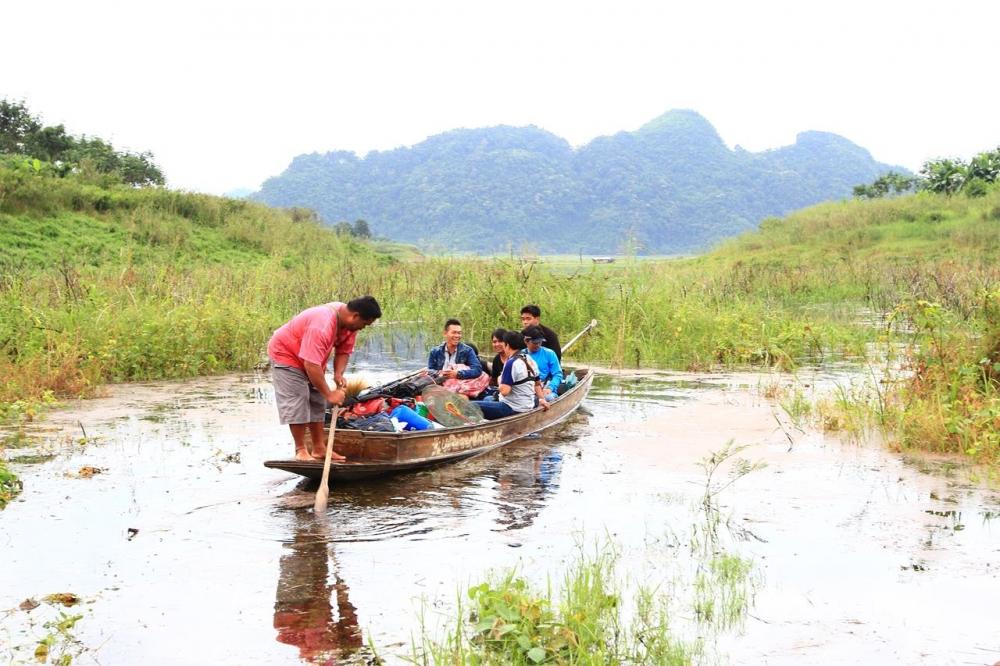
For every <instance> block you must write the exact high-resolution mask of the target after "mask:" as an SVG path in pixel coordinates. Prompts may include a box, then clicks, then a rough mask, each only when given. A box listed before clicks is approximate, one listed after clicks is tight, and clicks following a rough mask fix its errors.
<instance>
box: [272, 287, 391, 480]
mask: <svg viewBox="0 0 1000 666" xmlns="http://www.w3.org/2000/svg"><path fill="white" fill-rule="evenodd" d="M381 316H382V310H381V308H379V305H378V301H376V300H375V299H374V298H373V297H372V296H362V297H360V298H355V299H354V300H352V301H349V302H348V303H339V302H335V303H326V304H325V305H317V306H316V307H314V308H309V309H308V310H303V311H302V312H300V313H299V314H297V315H295V316H294V317H292V319H291V321H289V322H288V323H286V324H285V325H284V326H282V327H281V328H279V329H278V330H276V331H275V332H274V335H272V336H271V341H270V342H268V343H267V355H268V357H269V358H270V359H271V378H272V380H273V382H274V400H275V403H276V404H277V406H278V417H279V418H280V419H281V423H282V424H287V425H288V427H289V429H290V430H291V431H292V439H293V440H295V459H296V460H313V459H314V458H316V459H319V460H322V459H323V457H324V456H325V455H326V442H324V440H323V420H324V415H325V413H326V405H327V403H330V404H332V405H337V406H339V405H341V404H343V402H344V400H345V398H346V397H347V394H346V392H345V391H344V386H345V385H346V383H347V382H346V381H345V380H344V370H346V369H347V360H348V358H350V355H351V352H353V351H354V340H355V338H356V337H357V335H358V331H360V330H361V329H363V328H364V327H365V326H369V325H370V324H372V323H373V322H374V321H375V320H376V319H378V318H379V317H381ZM331 353H334V357H333V379H334V382H335V384H334V386H335V387H334V388H332V389H331V388H330V386H329V385H328V384H327V383H326V374H325V373H326V366H327V363H329V361H330V354H331ZM307 431H308V432H309V436H310V439H311V440H312V446H311V447H308V446H307V445H306V432H307ZM330 459H331V460H336V461H337V462H341V461H343V460H344V459H345V458H344V456H342V455H340V454H338V453H334V452H331V454H330Z"/></svg>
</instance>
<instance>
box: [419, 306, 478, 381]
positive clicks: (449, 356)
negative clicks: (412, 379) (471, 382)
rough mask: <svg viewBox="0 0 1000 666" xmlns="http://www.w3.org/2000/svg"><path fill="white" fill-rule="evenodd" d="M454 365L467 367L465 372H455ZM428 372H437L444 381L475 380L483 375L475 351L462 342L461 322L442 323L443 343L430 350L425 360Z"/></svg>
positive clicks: (453, 320)
mask: <svg viewBox="0 0 1000 666" xmlns="http://www.w3.org/2000/svg"><path fill="white" fill-rule="evenodd" d="M456 365H467V366H468V369H467V370H456V369H455V367H454V366H456ZM427 369H428V370H438V371H439V372H438V373H437V376H438V377H441V378H444V379H475V378H476V377H478V376H479V375H481V374H482V373H483V364H482V363H480V362H479V356H478V354H476V350H475V349H473V348H472V347H470V346H469V345H467V344H465V343H464V342H462V322H460V321H459V320H457V319H449V320H448V321H446V322H445V323H444V342H443V343H442V344H440V345H438V346H437V347H435V348H434V349H432V350H431V355H430V357H429V358H428V359H427Z"/></svg>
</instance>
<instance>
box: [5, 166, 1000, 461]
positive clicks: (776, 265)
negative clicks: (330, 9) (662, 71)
mask: <svg viewBox="0 0 1000 666" xmlns="http://www.w3.org/2000/svg"><path fill="white" fill-rule="evenodd" d="M998 247H1000V191H998V190H996V189H993V190H991V191H989V192H988V193H987V195H986V196H984V197H978V198H967V197H964V196H954V197H946V196H943V195H933V194H929V193H923V194H920V195H917V196H909V197H901V198H897V199H889V200H876V201H865V202H861V201H851V202H842V203H831V204H824V205H821V206H816V207H813V208H810V209H807V210H804V211H801V212H799V213H796V214H794V215H791V216H789V217H788V218H785V219H781V220H777V219H775V220H767V221H765V222H764V223H763V224H762V226H761V229H760V231H759V232H756V233H752V234H748V235H746V236H744V237H741V238H738V239H735V240H733V241H731V242H729V243H727V244H726V245H724V246H723V247H721V248H719V249H718V250H716V251H714V252H711V253H709V254H707V255H703V256H700V257H695V258H688V259H676V260H662V261H640V260H629V259H625V260H620V261H618V262H616V263H614V264H608V265H593V264H586V263H583V262H578V263H577V264H576V266H574V265H573V263H572V262H568V263H567V262H563V263H561V264H559V265H558V266H546V263H544V262H543V263H535V262H532V261H527V260H521V259H518V258H494V259H489V260H477V259H474V258H439V259H425V258H419V257H418V258H412V257H411V258H410V259H408V260H398V259H395V258H392V257H390V256H388V255H385V254H382V253H380V252H376V251H375V250H374V249H373V246H371V245H368V244H364V243H361V242H358V241H356V240H353V239H351V238H349V237H344V236H338V235H336V234H334V233H331V232H330V231H329V229H327V228H325V227H323V226H322V225H320V224H319V223H318V222H317V221H316V220H315V219H314V218H313V216H312V215H311V214H310V213H308V212H307V211H278V210H273V209H268V208H266V207H263V206H260V205H257V204H253V203H250V202H245V201H235V200H229V199H223V198H218V197H211V196H205V195H196V194H189V193H181V192H174V191H170V190H163V189H135V188H128V187H122V186H116V185H113V184H110V183H108V182H101V181H94V180H93V179H91V180H87V179H84V178H56V177H54V176H53V175H51V174H48V173H46V170H45V169H44V168H42V169H40V170H36V169H33V168H20V167H16V165H15V166H11V165H10V164H8V165H7V166H3V167H0V376H2V377H3V382H2V385H0V420H7V421H8V422H9V421H10V420H11V419H14V418H16V417H19V416H20V417H23V415H24V414H25V413H26V411H27V410H28V409H30V408H31V406H32V404H34V403H36V402H39V401H41V400H42V399H43V398H44V396H46V395H52V396H55V397H57V398H58V397H61V396H69V395H86V394H88V393H90V392H92V391H93V390H94V389H95V388H96V387H99V386H100V385H102V384H103V383H105V382H110V381H130V380H143V379H160V378H171V377H187V376H194V375H200V374H208V373H213V372H220V371H226V370H234V369H245V368H249V367H251V366H253V365H255V364H256V363H258V362H259V361H260V360H261V358H262V352H263V347H264V344H265V343H266V341H267V339H268V337H269V335H270V333H271V331H273V330H274V328H276V327H277V326H279V325H280V324H281V323H282V322H284V321H285V320H287V319H288V318H289V317H290V316H291V315H293V314H295V313H296V312H297V311H299V310H301V309H302V308H304V307H307V306H310V305H314V304H316V303H320V302H325V301H328V300H331V299H333V298H340V299H346V298H350V297H352V296H355V295H358V294H362V293H371V294H374V295H375V296H377V297H378V299H379V300H380V302H381V303H382V305H383V310H384V312H385V313H386V317H385V320H386V322H390V323H391V322H393V321H397V322H400V321H406V322H418V323H416V324H413V325H415V326H417V327H420V328H422V329H423V330H424V331H425V332H427V333H430V334H432V335H436V334H437V330H438V327H439V325H440V322H442V321H443V320H444V319H445V318H447V317H450V316H457V317H459V318H460V319H462V320H463V323H464V324H465V329H466V331H467V334H468V336H469V337H471V339H473V340H474V341H476V342H478V343H480V344H484V343H485V342H486V341H487V339H488V335H489V332H490V331H491V330H492V329H493V328H494V327H496V326H503V325H506V326H515V325H517V324H518V310H519V308H520V306H521V305H523V304H525V303H528V302H535V303H539V304H541V305H542V307H543V310H544V320H545V322H546V323H547V324H548V325H550V326H551V327H552V328H554V329H556V330H557V331H560V332H561V333H563V335H564V336H568V335H570V334H571V333H572V332H573V331H576V330H579V329H580V328H582V327H583V326H584V325H585V324H586V323H587V322H589V321H590V319H591V318H597V319H599V320H600V322H601V325H600V326H599V327H598V329H596V331H595V332H594V333H593V334H592V335H590V336H588V337H587V338H586V339H585V340H584V341H583V342H582V343H581V344H580V346H579V347H577V349H576V350H575V351H574V357H575V358H578V359H581V360H590V361H599V362H601V363H607V364H611V365H617V366H625V367H641V366H649V365H656V366H669V367H674V368H681V369H709V368H712V367H716V366H719V365H723V366H731V365H742V364H768V365H777V366H779V367H785V368H791V367H794V366H795V365H796V364H799V363H802V362H809V361H817V360H822V359H828V358H830V357H835V358H845V357H846V358H858V359H860V358H863V356H864V354H865V353H866V350H867V349H869V347H870V345H871V344H873V343H876V342H878V341H880V340H885V338H886V336H891V337H894V338H895V337H897V336H898V338H899V339H901V340H905V341H908V342H911V341H914V340H916V341H917V342H919V343H920V344H919V345H918V346H915V347H913V348H912V353H913V354H914V357H913V359H912V362H913V367H920V366H919V364H920V363H921V358H923V359H924V361H923V362H924V363H925V364H927V365H928V367H932V368H933V367H937V365H940V366H941V369H940V370H939V371H937V370H935V372H937V374H934V373H930V374H926V373H925V374H924V375H922V377H923V380H924V384H922V385H921V386H920V387H919V388H920V391H921V392H920V393H910V394H906V395H905V396H904V395H902V394H900V397H899V399H898V401H897V404H899V405H901V407H900V409H901V413H903V414H907V413H911V414H912V413H914V410H915V409H917V410H918V411H922V410H926V411H927V412H928V413H929V412H931V411H933V410H934V409H936V410H937V411H938V412H939V413H942V414H944V417H943V420H940V423H941V424H943V425H942V427H943V428H944V429H945V430H947V429H949V428H952V429H953V428H955V427H959V428H962V427H964V426H962V425H959V426H956V425H955V424H956V420H955V419H954V418H951V417H950V416H948V415H947V414H945V412H946V411H947V410H946V409H945V406H944V405H943V404H938V405H935V406H933V407H932V406H930V405H926V406H921V405H924V404H925V403H924V402H922V401H923V400H924V398H926V396H928V395H937V394H939V393H940V392H937V390H936V389H932V388H929V387H930V386H931V385H933V386H938V385H941V386H943V387H944V386H946V385H947V384H948V382H950V381H952V379H954V378H955V377H957V375H955V374H954V373H955V372H957V371H958V368H964V369H963V370H962V371H961V372H962V373H965V374H962V375H961V377H971V376H972V374H970V372H971V371H970V368H973V366H975V367H979V366H977V365H976V362H978V361H979V360H981V358H982V357H979V358H976V356H977V355H979V354H981V353H984V349H983V348H982V346H983V344H984V341H985V340H986V338H987V337H988V336H989V335H990V333H991V330H994V329H991V327H995V324H996V314H995V296H990V294H995V292H996V289H997V288H998V285H1000V269H998V268H997V267H996V266H997V265H996V262H995V259H994V257H995V255H996V250H997V248H998ZM401 256H402V255H401ZM920 303H928V304H931V305H933V306H934V308H936V310H935V311H936V312H939V313H940V317H939V320H940V323H939V324H935V328H933V331H932V330H931V329H928V328H927V327H926V326H923V325H922V324H921V323H920V320H919V315H918V309H919V306H918V304H920ZM890 312H896V313H897V315H896V317H895V319H893V320H891V321H890V323H889V324H885V323H880V322H879V320H878V319H877V315H879V314H881V313H890ZM931 333H933V335H936V336H938V338H940V344H939V345H938V346H937V347H929V346H928V345H927V344H926V341H927V339H925V338H926V336H927V335H928V334H931ZM944 333H947V336H946V337H947V340H946V341H945V339H944V338H943V337H941V336H942V335H943V334H944ZM914 335H915V336H916V337H914ZM930 349H937V350H938V352H937V353H938V357H940V359H939V360H940V363H939V362H938V360H935V359H933V358H925V357H923V356H921V354H924V353H925V352H926V351H927V350H930ZM945 349H947V353H945V352H944V350H945ZM994 351H995V350H994ZM985 352H988V353H992V352H989V349H985ZM945 356H947V359H945ZM970 363H971V364H972V365H970ZM980 370H981V368H980ZM991 372H992V371H991ZM973 374H974V373H973ZM980 374H981V373H980ZM993 376H994V375H990V377H993ZM946 378H949V379H946ZM962 381H966V380H965V379H963V380H962ZM967 381H968V382H972V383H969V384H967V390H966V389H961V390H957V391H956V390H953V389H949V390H948V391H945V392H944V393H940V395H943V396H945V399H946V400H948V401H950V402H949V405H951V407H955V404H956V403H955V400H959V399H961V400H964V401H965V402H966V403H969V404H972V403H976V401H977V400H980V399H982V400H985V403H984V404H988V405H990V406H988V407H983V408H982V409H985V412H982V413H980V412H981V409H980V407H978V406H977V407H976V408H975V411H976V414H978V415H979V416H976V419H977V423H979V422H982V424H981V425H980V426H977V427H981V428H982V429H984V432H985V431H986V426H985V423H986V420H987V417H989V416H990V415H992V414H994V413H995V412H994V411H993V407H992V404H993V393H990V391H992V390H993V389H992V388H990V387H993V386H994V384H992V383H990V382H992V381H993V380H992V379H990V380H989V381H987V382H986V383H985V384H983V383H982V382H981V381H980V380H979V379H968V380H967ZM942 382H943V383H942ZM975 382H980V388H975V387H976V384H975ZM911 388H912V387H911ZM973 389H975V390H976V391H978V392H977V393H975V396H976V399H975V400H970V398H969V395H971V394H970V393H969V391H972V390H973ZM928 391H930V393H928ZM920 396H924V397H923V398H922V397H920ZM963 396H964V397H963ZM976 404H977V405H978V403H976ZM915 406H916V407H915ZM951 407H949V409H950V408H951ZM962 413H963V414H964V413H965V412H962ZM899 420H900V429H901V432H903V433H904V439H905V441H906V442H907V443H908V444H907V445H909V443H919V440H920V438H921V437H922V435H917V434H906V433H910V432H911V431H912V432H917V431H920V429H921V427H918V426H917V425H916V423H915V422H912V421H906V422H903V419H902V417H899ZM922 422H928V419H926V418H924V419H922ZM913 429H916V430H913ZM993 431H994V432H995V428H994V429H993ZM984 436H985V435H984ZM952 439H954V438H949V441H951V440H952ZM935 445H936V444H935ZM949 446H953V445H949ZM962 446H963V447H964V449H963V450H975V451H976V455H977V456H982V455H983V454H982V453H981V451H983V450H992V449H991V447H993V448H995V447H994V446H993V445H989V446H985V445H984V446H980V445H974V446H969V445H968V443H967V442H966V443H964V444H962ZM953 448H955V449H956V450H957V449H958V448H959V447H958V446H957V445H954V446H953Z"/></svg>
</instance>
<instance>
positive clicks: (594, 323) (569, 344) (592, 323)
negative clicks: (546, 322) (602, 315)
mask: <svg viewBox="0 0 1000 666" xmlns="http://www.w3.org/2000/svg"><path fill="white" fill-rule="evenodd" d="M595 326H597V320H596V319H591V320H590V323H589V324H587V326H586V327H585V328H584V329H583V330H582V331H580V332H579V333H577V334H576V335H574V336H573V339H572V340H570V341H569V342H567V343H566V344H564V345H563V347H562V350H561V351H562V353H563V354H565V353H566V350H567V349H569V348H570V347H572V346H573V345H574V344H575V343H576V341H577V340H579V339H580V338H582V337H583V335H584V333H589V332H590V329H592V328H594V327H595Z"/></svg>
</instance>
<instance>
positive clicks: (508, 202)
mask: <svg viewBox="0 0 1000 666" xmlns="http://www.w3.org/2000/svg"><path fill="white" fill-rule="evenodd" d="M892 169H894V170H896V171H904V170H902V169H900V168H899V167H891V166H890V165H886V164H881V163H879V162H876V161H875V160H873V159H872V157H871V155H870V154H869V153H868V151H867V150H865V149H864V148H861V147H860V146H857V145H855V144H853V143H851V142H850V141H848V140H847V139H844V138H842V137H840V136H837V135H835V134H828V133H824V132H804V133H802V134H799V136H798V138H797V140H796V142H795V144H794V145H791V146H786V147H783V148H779V149H776V150H769V151H766V152H760V153H753V152H748V151H746V150H743V149H741V148H739V147H737V148H736V149H735V150H730V149H729V148H728V147H727V146H726V145H725V144H724V143H723V141H722V140H721V139H720V138H719V135H718V133H717V132H716V131H715V128H714V127H712V125H711V124H710V123H709V122H708V121H707V120H705V119H704V118H703V117H702V116H700V115H699V114H697V113H695V112H693V111H670V112H668V113H666V114H664V115H662V116H660V117H659V118H656V119H655V120H653V121H651V122H649V123H647V124H646V125H644V126H643V127H641V128H639V129H638V130H636V131H635V132H620V133H618V134H616V135H614V136H608V137H600V138H597V139H594V140H593V141H591V142H590V143H588V144H587V145H585V146H583V147H581V148H578V149H573V148H572V147H571V146H570V145H569V143H567V142H566V141H565V140H563V139H561V138H559V137H557V136H555V135H554V134H551V133H549V132H546V131H544V130H541V129H538V128H536V127H507V126H500V127H491V128H483V129H460V130H453V131H450V132H446V133H444V134H439V135H437V136H433V137H430V138H428V139H427V140H425V141H423V142H422V143H419V144H417V145H415V146H413V147H409V148H398V149H395V150H390V151H385V152H372V153H369V154H368V155H367V156H366V157H364V158H359V157H357V156H356V155H355V154H354V153H350V152H342V151H341V152H331V153H326V154H318V153H313V154H309V155H300V156H298V157H296V158H295V159H294V160H293V161H292V163H291V165H290V166H289V167H288V168H287V169H286V170H285V172H284V173H282V174H281V175H279V176H276V177H274V178H271V179H269V180H268V181H267V182H265V183H264V185H263V187H262V188H261V190H260V191H259V192H257V193H256V194H255V195H254V198H256V199H258V200H260V201H263V202H265V203H268V204H271V205H276V206H304V207H308V208H312V209H314V210H316V211H317V212H318V213H319V214H320V216H321V217H322V218H323V219H324V220H326V221H327V222H329V223H334V222H338V221H352V220H356V219H364V220H366V221H367V222H368V224H369V226H370V228H371V229H372V232H373V233H374V234H376V235H378V236H384V237H387V238H391V239H393V240H400V241H406V242H411V243H416V244H417V245H419V246H421V247H422V248H424V249H428V250H431V251H435V250H437V251H442V250H449V251H451V250H458V251H463V250H464V251H475V252H482V253H497V252H505V251H507V249H508V248H510V247H513V249H515V250H523V249H525V248H531V249H534V250H537V251H539V252H543V253H576V252H585V253H594V254H611V253H615V252H618V251H620V250H622V249H623V247H624V246H625V244H626V243H627V242H628V241H629V239H630V238H631V239H632V240H633V241H634V242H635V243H636V244H637V246H638V250H639V252H641V253H649V254H659V253H676V252H689V251H695V250H700V249H704V248H705V247H707V246H708V245H710V244H711V243H712V242H713V241H716V240H718V239H720V238H724V237H727V236H732V235H735V234H738V233H740V232H743V231H746V230H747V229H750V228H753V227H755V226H756V225H757V223H759V222H760V221H761V220H763V219H764V218H766V217H769V216H775V215H783V214H785V213H788V212H790V211H792V210H795V209H798V208H801V207H803V206H807V205H810V204H813V203H817V202H820V201H824V200H828V199H840V198H844V197H849V196H850V195H851V188H852V186H854V185H858V184H861V183H867V182H870V181H872V180H873V179H874V178H875V177H877V176H879V175H881V174H883V173H885V172H887V171H889V170H892Z"/></svg>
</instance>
